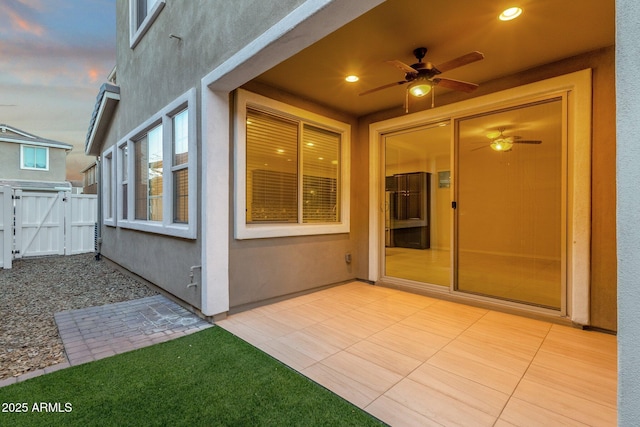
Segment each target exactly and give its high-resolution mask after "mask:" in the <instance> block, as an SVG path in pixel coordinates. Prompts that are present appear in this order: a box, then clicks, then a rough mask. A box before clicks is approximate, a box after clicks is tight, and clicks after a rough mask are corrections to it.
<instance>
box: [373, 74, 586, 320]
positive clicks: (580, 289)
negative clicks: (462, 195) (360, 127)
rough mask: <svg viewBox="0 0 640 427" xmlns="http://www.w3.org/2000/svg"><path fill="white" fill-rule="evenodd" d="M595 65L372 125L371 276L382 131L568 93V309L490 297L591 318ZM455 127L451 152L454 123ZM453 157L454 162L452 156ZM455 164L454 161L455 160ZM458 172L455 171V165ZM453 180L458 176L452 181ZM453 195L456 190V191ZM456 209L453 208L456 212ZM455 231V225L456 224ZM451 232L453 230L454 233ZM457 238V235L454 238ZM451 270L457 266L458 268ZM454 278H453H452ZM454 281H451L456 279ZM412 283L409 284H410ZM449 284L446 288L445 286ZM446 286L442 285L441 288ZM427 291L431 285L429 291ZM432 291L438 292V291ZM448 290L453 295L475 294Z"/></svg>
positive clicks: (377, 258) (380, 243) (377, 243)
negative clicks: (592, 134) (593, 76)
mask: <svg viewBox="0 0 640 427" xmlns="http://www.w3.org/2000/svg"><path fill="white" fill-rule="evenodd" d="M591 74H592V73H591V69H586V70H582V71H578V72H575V73H571V74H566V75H563V76H559V77H554V78H551V79H548V80H543V81H540V82H536V83H531V84H528V85H525V86H520V87H516V88H512V89H507V90H504V91H500V92H496V93H493V94H489V95H484V96H480V97H477V98H473V99H470V100H467V101H462V102H459V103H456V104H450V105H446V106H443V107H438V108H434V109H430V110H425V111H421V112H417V113H413V114H408V115H406V116H401V117H396V118H393V119H388V120H384V121H381V122H376V123H372V124H371V125H370V126H369V155H370V162H369V196H370V208H369V272H368V273H369V274H368V280H370V281H372V282H378V281H381V279H384V277H383V276H382V274H383V267H384V259H383V256H384V209H385V207H384V153H383V152H382V150H383V148H384V136H385V134H388V133H392V132H397V131H399V130H402V129H409V128H413V127H419V126H421V125H424V124H426V123H429V122H437V121H447V120H451V121H452V123H454V121H455V119H458V118H462V117H465V116H469V115H474V114H480V113H483V112H488V111H492V110H499V109H502V108H508V107H511V106H515V105H520V104H527V103H529V102H531V100H535V99H539V98H544V97H549V96H552V95H555V96H558V95H560V94H564V95H565V96H566V106H567V122H566V123H567V129H566V135H567V162H566V164H567V175H566V176H567V186H568V189H567V190H568V191H567V193H566V196H567V203H566V208H567V209H566V218H567V219H566V231H567V232H566V239H567V245H566V259H567V262H566V265H567V271H566V292H565V293H564V294H565V295H566V305H565V304H563V305H565V307H566V310H561V311H560V312H558V311H556V310H547V309H541V308H538V307H535V306H528V305H525V304H518V303H510V302H504V301H500V300H491V301H489V302H490V303H491V304H496V305H499V306H505V305H506V306H511V307H515V308H516V309H518V310H523V311H533V312H536V313H540V314H546V315H551V316H556V317H564V318H567V319H569V320H571V322H573V323H576V324H580V325H589V324H590V316H589V312H590V301H589V295H590V270H591V263H590V259H591V257H590V253H591V247H590V240H591V112H592V108H591ZM451 129H452V138H451V144H452V153H453V145H454V143H455V140H454V135H453V132H454V126H451ZM454 163H455V162H454ZM452 166H454V165H453V164H452ZM451 172H452V175H453V176H455V171H454V170H452V171H451ZM453 185H454V186H455V182H454V183H453ZM452 201H453V194H452ZM452 215H453V212H452ZM452 232H453V230H452ZM452 237H453V236H452ZM452 242H453V240H452ZM452 270H454V271H455V268H453V269H452ZM453 283H454V282H453V281H452V284H453ZM452 286H453V285H452ZM409 288H410V287H409ZM445 290H446V289H445ZM440 292H442V291H440ZM427 293H428V291H427ZM434 293H436V294H437V293H438V292H437V291H435V292H434ZM460 294H461V293H458V292H453V291H452V289H450V290H449V292H448V295H449V296H450V297H451V298H453V299H459V300H460V301H465V300H477V298H473V297H470V296H468V295H460Z"/></svg>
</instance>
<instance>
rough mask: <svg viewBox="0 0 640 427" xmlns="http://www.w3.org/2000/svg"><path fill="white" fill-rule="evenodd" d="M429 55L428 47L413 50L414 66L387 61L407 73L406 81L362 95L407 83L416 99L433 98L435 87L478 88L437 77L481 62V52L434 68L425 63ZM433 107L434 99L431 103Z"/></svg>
mask: <svg viewBox="0 0 640 427" xmlns="http://www.w3.org/2000/svg"><path fill="white" fill-rule="evenodd" d="M426 54H427V48H426V47H419V48H417V49H414V50H413V55H414V56H415V57H416V59H417V60H418V62H416V63H415V64H413V65H407V64H405V63H404V62H402V61H398V60H393V61H387V63H388V64H390V65H393V66H395V67H396V68H399V69H400V70H401V71H403V72H404V73H405V76H404V80H401V81H398V82H395V83H389V84H386V85H384V86H380V87H377V88H374V89H370V90H367V91H365V92H362V93H361V94H360V95H368V94H370V93H373V92H377V91H379V90H382V89H387V88H390V87H393V86H399V85H403V84H406V83H409V86H407V94H411V95H412V96H414V97H417V98H420V97H423V96H425V95H427V94H429V93H431V95H432V98H433V88H434V87H435V86H442V87H444V88H446V89H453V90H459V91H462V92H467V93H469V92H473V91H474V90H476V89H477V88H478V85H477V84H475V83H468V82H463V81H460V80H454V79H448V78H444V77H437V78H436V76H438V75H439V74H442V73H444V72H446V71H449V70H452V69H454V68H458V67H462V66H463V65H467V64H470V63H472V62H476V61H479V60H481V59H484V55H483V54H482V53H480V52H477V51H476V52H470V53H467V54H466V55H462V56H460V57H458V58H455V59H452V60H450V61H447V62H444V63H442V64H440V65H438V66H434V65H433V64H432V63H431V62H423V61H422V59H423V58H424V57H425V55H426ZM431 104H432V105H431V106H432V107H433V99H432V103H431ZM405 110H408V105H407V102H406V101H405Z"/></svg>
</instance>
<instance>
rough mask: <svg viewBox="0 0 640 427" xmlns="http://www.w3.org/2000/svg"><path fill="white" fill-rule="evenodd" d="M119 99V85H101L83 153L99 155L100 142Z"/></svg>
mask: <svg viewBox="0 0 640 427" xmlns="http://www.w3.org/2000/svg"><path fill="white" fill-rule="evenodd" d="M119 101H120V88H119V87H117V86H113V85H107V84H104V85H102V88H101V89H100V94H99V95H98V102H97V103H96V107H95V109H94V114H93V118H92V121H91V124H90V127H89V135H88V136H87V143H86V146H85V150H84V152H85V154H87V155H89V156H98V155H100V145H101V144H100V143H101V142H102V140H103V139H104V137H105V135H106V133H107V130H108V129H109V123H110V122H111V118H112V117H113V114H114V112H115V109H116V106H117V105H118V102H119Z"/></svg>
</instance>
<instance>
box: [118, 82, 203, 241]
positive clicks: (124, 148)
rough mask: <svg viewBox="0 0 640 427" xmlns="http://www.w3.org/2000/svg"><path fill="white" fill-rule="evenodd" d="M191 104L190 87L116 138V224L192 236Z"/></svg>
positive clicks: (193, 142) (193, 149)
mask: <svg viewBox="0 0 640 427" xmlns="http://www.w3.org/2000/svg"><path fill="white" fill-rule="evenodd" d="M194 106H195V90H194V89H192V90H191V91H189V92H187V93H185V94H184V95H182V96H181V97H180V98H178V99H177V100H175V101H174V102H172V103H171V104H169V105H168V106H167V107H165V108H164V109H162V110H161V111H160V112H158V113H157V114H156V115H154V116H153V117H151V118H150V119H149V120H147V121H146V122H145V123H143V124H142V125H140V126H139V127H138V128H137V129H135V130H134V131H133V132H131V133H130V134H129V135H128V136H127V137H126V138H125V139H124V140H123V141H121V142H120V143H119V145H118V147H119V148H118V180H117V184H116V186H117V188H118V202H119V205H120V207H121V208H120V211H119V217H118V226H120V227H125V228H134V229H138V230H142V231H149V232H155V233H162V234H168V235H173V236H178V237H185V238H195V237H196V233H195V230H196V229H195V222H196V215H195V213H196V205H195V203H196V199H195V197H194V195H195V183H196V179H195V169H196V168H195V162H196V159H197V157H196V155H195V152H196V130H195V129H196V127H195V114H189V110H193V108H194ZM190 195H191V196H190Z"/></svg>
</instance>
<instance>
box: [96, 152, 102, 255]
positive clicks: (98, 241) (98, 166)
mask: <svg viewBox="0 0 640 427" xmlns="http://www.w3.org/2000/svg"><path fill="white" fill-rule="evenodd" d="M102 176H103V175H102V159H101V158H100V156H96V182H97V184H98V185H97V193H98V224H97V229H96V248H95V258H96V261H100V257H101V254H100V251H101V249H102Z"/></svg>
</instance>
